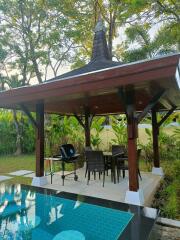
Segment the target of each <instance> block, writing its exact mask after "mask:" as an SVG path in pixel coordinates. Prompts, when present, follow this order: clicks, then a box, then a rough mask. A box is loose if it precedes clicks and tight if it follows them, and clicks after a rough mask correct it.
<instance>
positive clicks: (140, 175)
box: [138, 168, 142, 181]
mask: <svg viewBox="0 0 180 240" xmlns="http://www.w3.org/2000/svg"><path fill="white" fill-rule="evenodd" d="M138 175H139V177H140V179H141V181H142V177H141V173H140V170H139V168H138Z"/></svg>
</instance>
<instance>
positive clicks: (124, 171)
mask: <svg viewBox="0 0 180 240" xmlns="http://www.w3.org/2000/svg"><path fill="white" fill-rule="evenodd" d="M122 171H123V178H125V170H122Z"/></svg>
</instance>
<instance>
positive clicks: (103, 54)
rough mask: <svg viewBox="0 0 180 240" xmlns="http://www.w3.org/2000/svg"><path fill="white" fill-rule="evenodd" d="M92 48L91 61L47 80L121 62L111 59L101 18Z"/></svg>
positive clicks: (96, 28)
mask: <svg viewBox="0 0 180 240" xmlns="http://www.w3.org/2000/svg"><path fill="white" fill-rule="evenodd" d="M94 32H95V34H94V40H93V49H92V54H91V61H90V62H89V63H88V64H86V65H85V66H83V67H80V68H77V69H74V70H72V71H70V72H67V73H64V74H62V75H60V76H57V77H55V78H53V79H50V80H48V81H53V80H56V79H61V78H65V77H71V76H75V75H79V74H84V73H89V72H93V71H97V70H101V69H106V68H110V67H113V66H118V65H121V64H122V63H121V62H115V61H112V60H111V57H110V53H109V49H108V45H107V41H106V30H105V26H104V24H103V22H102V20H101V19H99V21H98V23H97V25H96V27H95V30H94Z"/></svg>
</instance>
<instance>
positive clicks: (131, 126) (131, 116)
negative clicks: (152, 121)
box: [127, 105, 139, 192]
mask: <svg viewBox="0 0 180 240" xmlns="http://www.w3.org/2000/svg"><path fill="white" fill-rule="evenodd" d="M129 109H130V111H129ZM127 131H128V168H129V190H130V191H134V192H137V191H138V189H139V179H138V162H137V131H138V124H137V119H136V117H135V111H134V107H133V105H131V106H130V105H128V106H127Z"/></svg>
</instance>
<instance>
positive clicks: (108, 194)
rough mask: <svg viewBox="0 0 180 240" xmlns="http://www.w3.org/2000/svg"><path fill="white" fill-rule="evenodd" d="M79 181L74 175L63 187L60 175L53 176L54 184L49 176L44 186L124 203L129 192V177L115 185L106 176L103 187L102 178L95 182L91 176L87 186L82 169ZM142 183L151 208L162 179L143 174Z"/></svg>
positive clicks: (67, 179)
mask: <svg viewBox="0 0 180 240" xmlns="http://www.w3.org/2000/svg"><path fill="white" fill-rule="evenodd" d="M77 174H78V181H77V182H75V181H74V179H73V175H72V176H69V177H67V178H66V179H65V184H64V186H62V179H61V175H60V173H58V174H56V175H54V176H53V184H51V183H50V176H48V184H47V185H45V186H43V187H45V188H51V189H55V190H58V191H65V192H70V193H76V194H81V195H87V196H93V197H98V198H103V199H109V200H114V201H119V202H124V199H125V193H126V191H127V190H128V176H127V173H126V177H125V178H124V179H123V178H122V177H121V179H120V182H119V183H116V184H114V183H113V182H111V177H110V176H106V179H105V186H104V188H103V187H102V177H101V180H99V178H98V176H97V177H96V180H94V177H93V175H91V181H90V183H89V185H87V179H86V178H85V176H84V175H85V169H84V168H81V169H79V170H78V171H77ZM141 175H142V181H139V182H140V188H141V189H142V190H143V193H144V198H145V206H149V205H150V204H151V202H152V198H153V195H154V193H155V191H156V189H157V187H158V186H159V183H160V180H161V177H160V176H157V175H153V174H151V173H146V172H142V173H141Z"/></svg>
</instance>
